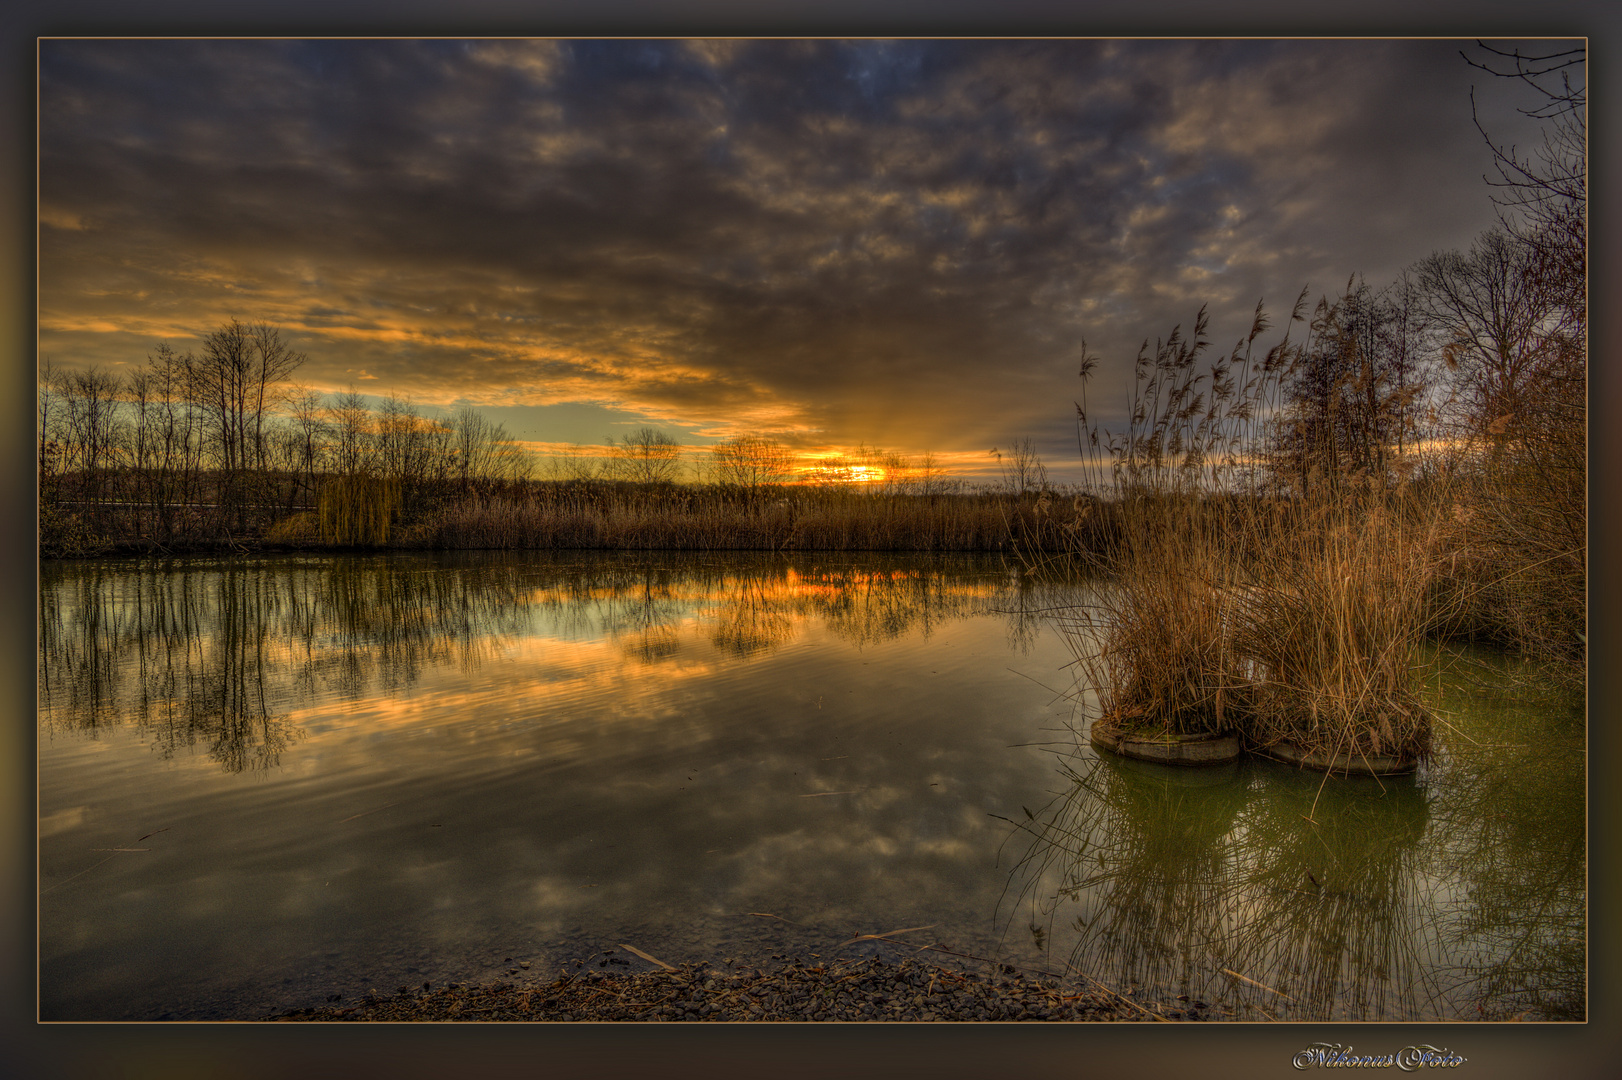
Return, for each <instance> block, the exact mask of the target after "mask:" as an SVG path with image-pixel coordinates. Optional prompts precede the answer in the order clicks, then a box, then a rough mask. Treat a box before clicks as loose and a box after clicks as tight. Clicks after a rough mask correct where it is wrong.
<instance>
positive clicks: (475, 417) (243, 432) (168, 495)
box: [36, 318, 533, 554]
mask: <svg viewBox="0 0 1622 1080" xmlns="http://www.w3.org/2000/svg"><path fill="white" fill-rule="evenodd" d="M305 359H306V358H305V356H304V354H303V353H301V352H298V351H297V350H295V349H293V348H292V347H291V346H290V345H289V344H288V343H287V342H286V341H285V339H284V338H283V337H282V334H281V331H280V329H279V328H277V327H275V326H273V325H271V324H269V323H265V322H251V323H243V322H241V321H239V320H237V319H235V318H233V319H231V320H229V321H228V322H226V323H224V324H223V325H221V326H220V327H218V328H217V329H215V330H214V331H212V332H210V333H209V334H207V335H206V336H204V338H203V339H202V342H201V345H200V347H199V348H198V349H196V350H188V351H186V352H177V351H176V350H175V349H174V348H172V347H171V346H170V345H169V344H167V343H159V344H158V345H157V346H156V348H155V349H154V350H153V351H152V352H151V353H150V354H148V356H147V357H146V359H145V362H144V363H142V364H141V365H139V366H137V367H135V368H134V369H133V370H131V371H130V372H128V373H127V374H124V375H119V374H115V373H113V372H109V371H107V370H105V369H101V368H90V369H88V370H79V371H63V370H59V369H56V368H55V367H54V366H53V365H52V364H51V362H50V361H49V360H46V361H45V363H44V364H43V365H42V367H41V371H40V378H39V383H38V393H37V410H38V411H37V417H36V432H37V440H38V469H39V497H40V539H41V547H42V550H43V551H46V552H47V553H54V554H74V553H79V552H82V551H84V550H86V549H91V550H93V549H95V548H98V547H106V546H108V545H109V543H110V542H111V538H115V537H116V538H120V539H122V538H126V537H130V536H131V535H134V536H138V537H139V538H140V540H141V541H142V542H144V543H146V544H149V545H152V546H156V547H159V548H165V547H185V546H190V545H194V544H198V543H208V542H213V541H226V542H231V541H236V542H242V541H245V540H248V539H251V538H254V537H257V536H258V535H259V534H261V533H262V532H263V531H264V530H265V528H267V527H268V526H269V525H270V524H271V523H273V522H274V521H276V520H279V519H281V518H285V517H287V516H288V515H291V514H293V513H295V512H298V511H301V510H309V509H313V508H314V507H315V506H316V505H317V503H318V501H319V499H320V496H321V491H322V488H323V485H325V484H328V483H329V482H330V481H331V480H332V479H333V478H335V477H343V478H365V479H378V480H386V481H389V482H391V483H393V484H395V485H397V486H398V487H399V488H400V489H401V490H402V492H403V493H404V495H405V497H407V498H409V499H411V500H413V501H415V502H424V501H426V502H434V501H437V500H442V499H444V498H447V497H453V496H454V495H456V494H463V495H467V494H477V493H486V492H489V491H491V490H496V489H499V488H501V487H502V486H503V485H510V484H513V483H516V482H519V481H522V480H523V479H525V478H526V477H527V476H528V475H529V474H530V472H531V471H532V469H533V463H532V462H531V461H530V459H529V457H528V455H527V454H525V453H524V452H523V451H522V449H521V448H520V447H519V446H518V444H517V443H516V442H514V440H513V439H512V438H511V437H510V436H509V435H508V434H507V432H506V431H505V429H504V428H503V427H502V426H501V425H500V424H495V423H492V422H490V421H489V420H488V419H486V418H485V417H484V416H483V414H481V413H479V412H478V411H477V410H475V409H473V408H471V407H465V408H462V409H460V410H458V411H457V412H456V413H454V414H453V415H452V416H450V417H448V418H439V417H428V416H424V415H423V414H422V413H421V412H420V411H419V410H418V409H417V408H416V407H415V406H414V405H412V404H411V403H410V402H408V401H405V400H402V399H400V398H398V397H393V396H390V397H388V398H385V399H384V400H383V401H382V403H381V404H380V405H379V406H377V407H376V408H373V407H371V406H369V405H368V403H367V401H366V399H365V398H364V397H362V396H361V395H360V394H359V393H357V392H355V391H354V390H350V391H348V392H345V393H342V394H338V395H336V396H335V397H333V398H332V399H331V401H330V402H325V401H324V400H323V397H322V395H320V394H318V393H317V392H315V391H314V390H312V389H309V388H307V387H302V386H298V385H296V384H294V383H292V382H291V377H292V375H293V374H294V373H295V372H296V371H297V370H298V368H299V367H300V366H301V365H302V364H303V363H304V362H305Z"/></svg>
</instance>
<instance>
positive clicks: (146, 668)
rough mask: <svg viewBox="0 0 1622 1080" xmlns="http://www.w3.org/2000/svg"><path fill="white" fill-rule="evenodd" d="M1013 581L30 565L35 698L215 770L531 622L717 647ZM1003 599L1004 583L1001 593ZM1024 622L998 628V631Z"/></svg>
mask: <svg viewBox="0 0 1622 1080" xmlns="http://www.w3.org/2000/svg"><path fill="white" fill-rule="evenodd" d="M1028 592H1029V588H1028V587H1022V586H1021V585H1020V584H1019V583H1018V581H1017V576H1016V575H1013V574H1011V573H1009V572H1008V571H1006V570H1005V569H1003V568H1001V567H1000V566H994V565H986V564H984V563H979V564H975V565H974V567H972V568H971V567H970V565H969V564H968V563H963V562H955V561H953V560H949V559H948V560H942V561H941V562H940V563H939V564H937V565H933V566H931V565H919V563H918V561H917V560H886V559H884V558H882V557H876V558H865V559H861V560H851V559H844V560H838V559H835V560H831V561H830V560H819V559H817V558H815V557H812V556H805V557H798V558H780V557H766V556H762V557H759V558H756V559H750V558H748V557H747V556H745V557H738V556H729V557H728V558H727V559H726V560H725V561H719V560H705V559H702V558H698V559H683V558H670V557H666V558H644V559H635V558H619V557H596V556H575V557H565V556H546V555H534V556H527V557H523V558H504V559H499V560H492V559H489V558H482V557H477V556H470V555H467V554H452V555H444V556H438V557H434V556H398V557H364V558H343V557H338V558H322V559H309V560H287V559H266V560H230V561H211V560H176V561H161V562H159V561H153V562H142V563H101V564H88V565H74V566H63V565H54V566H46V567H45V568H43V569H42V572H41V582H40V607H39V611H40V625H39V641H40V669H39V701H40V717H41V722H42V725H43V727H44V729H45V730H47V731H51V730H60V731H74V732H79V733H81V734H91V735H93V734H94V733H95V732H96V731H97V730H98V729H102V728H105V727H108V726H115V725H119V724H123V723H130V724H134V725H136V726H137V727H139V728H140V729H142V730H143V731H144V732H147V733H149V734H150V736H151V737H152V739H153V741H154V745H156V746H157V747H158V748H159V751H160V752H161V753H162V754H163V755H165V756H172V755H173V754H174V753H175V752H176V751H177V750H178V749H180V748H182V747H195V746H199V745H203V746H206V747H207V748H208V752H209V755H210V756H211V757H212V758H213V759H214V760H216V761H218V762H219V763H220V765H221V767H222V768H224V769H225V770H227V771H228V772H240V771H244V770H254V769H264V768H268V767H271V766H274V765H276V764H278V763H279V762H280V760H281V755H282V754H283V752H284V751H286V750H287V749H288V748H289V747H290V746H292V745H293V744H294V743H296V742H297V741H298V740H299V739H300V738H301V737H302V734H303V733H302V732H301V731H300V729H298V728H297V727H295V726H292V725H291V724H290V723H289V721H288V718H289V715H290V710H291V709H292V708H293V707H294V706H296V705H298V704H300V703H304V702H308V701H312V700H316V699H320V698H324V697H326V696H327V695H336V696H337V697H339V698H341V699H345V700H349V701H355V702H358V701H361V700H363V699H367V698H370V697H371V696H373V695H376V694H397V693H399V692H401V691H404V690H408V689H410V688H412V687H413V686H415V685H417V684H418V683H419V682H420V681H421V679H422V678H423V676H424V674H425V673H426V672H428V671H430V670H432V669H434V668H437V667H454V668H455V669H457V670H459V671H460V672H461V673H463V674H464V675H466V674H472V673H473V672H475V671H477V670H478V668H479V667H480V666H481V665H482V664H483V663H485V662H486V661H488V660H490V659H491V658H494V657H496V656H500V655H503V654H504V653H505V652H507V651H508V650H509V649H511V648H513V647H515V646H516V645H517V644H518V643H519V642H520V641H522V640H524V639H528V638H530V637H531V636H532V634H533V633H534V632H535V631H536V630H537V628H538V627H539V628H540V629H541V631H542V632H543V633H544V635H546V636H550V637H553V638H555V639H557V640H560V641H591V640H597V639H605V640H607V641H609V642H612V643H613V644H614V645H615V646H616V647H617V648H618V649H619V652H620V655H621V656H622V658H623V659H625V660H627V661H630V662H633V663H636V664H639V665H659V664H667V663H670V662H673V661H676V660H678V659H680V658H681V657H682V656H683V650H684V648H688V647H690V646H691V645H692V644H693V642H695V641H698V640H705V641H707V642H708V643H709V645H710V646H712V647H713V648H714V649H715V650H717V651H718V652H720V653H722V654H723V655H725V656H727V657H730V658H732V659H749V658H752V657H758V656H761V655H764V654H767V653H770V652H772V651H774V650H777V649H780V648H781V647H782V646H784V645H785V644H787V643H789V642H791V641H792V640H794V638H795V637H796V635H797V634H799V633H801V632H802V631H803V628H804V626H805V625H807V623H808V622H809V623H813V624H818V625H821V626H823V627H825V628H826V629H827V630H828V631H830V632H831V633H833V634H834V635H835V636H836V637H838V638H840V639H842V640H845V641H848V642H851V643H852V644H855V645H858V646H861V645H866V644H874V643H878V642H883V641H890V640H894V639H897V638H899V637H902V636H904V635H909V634H920V635H922V636H923V637H924V638H926V639H927V637H928V636H929V635H930V634H931V633H932V632H933V631H934V630H935V629H937V628H938V627H939V626H941V625H943V624H945V623H947V622H951V621H953V620H959V619H964V618H969V617H972V616H977V615H985V614H988V613H992V612H1008V613H1009V614H1008V616H1007V617H1008V618H1009V620H1010V626H1011V627H1013V626H1019V627H1025V626H1026V625H1027V624H1028V623H1029V622H1030V621H1031V616H1030V614H1029V612H1028V611H1025V612H1022V611H1020V610H1019V606H1018V603H1017V601H1018V599H1019V597H1021V596H1022V595H1024V594H1026V593H1028ZM1011 598H1012V600H1013V601H1014V602H1011ZM1026 632H1027V631H1026V630H1024V629H1021V630H1019V631H1017V632H1016V631H1015V630H1011V631H1010V635H1011V638H1012V637H1016V636H1019V635H1020V634H1024V633H1026Z"/></svg>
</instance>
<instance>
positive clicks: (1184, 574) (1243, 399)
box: [1061, 302, 1454, 761]
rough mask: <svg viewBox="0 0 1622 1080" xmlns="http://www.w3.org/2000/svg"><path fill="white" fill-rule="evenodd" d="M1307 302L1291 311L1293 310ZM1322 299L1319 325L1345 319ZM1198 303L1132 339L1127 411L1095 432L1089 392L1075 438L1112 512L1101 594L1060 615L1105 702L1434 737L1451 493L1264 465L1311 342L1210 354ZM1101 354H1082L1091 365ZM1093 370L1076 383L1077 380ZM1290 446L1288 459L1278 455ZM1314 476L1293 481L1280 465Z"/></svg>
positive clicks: (1162, 717) (1321, 728) (1321, 737)
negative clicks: (1164, 331) (1186, 322)
mask: <svg viewBox="0 0 1622 1080" xmlns="http://www.w3.org/2000/svg"><path fill="white" fill-rule="evenodd" d="M1301 309H1302V305H1301V303H1299V302H1298V304H1297V307H1296V314H1295V315H1294V316H1293V319H1295V320H1299V319H1300V312H1301ZM1334 319H1335V311H1334V309H1333V308H1332V307H1327V308H1326V307H1325V306H1322V305H1321V306H1320V309H1319V314H1318V317H1317V318H1316V319H1315V321H1314V330H1315V332H1318V331H1323V332H1328V331H1329V330H1333V329H1334V328H1335V323H1334ZM1204 326H1205V319H1204V313H1203V312H1202V313H1201V317H1200V319H1199V320H1198V321H1197V323H1196V326H1195V333H1194V335H1193V336H1192V337H1190V338H1188V339H1184V338H1182V337H1181V335H1180V334H1179V333H1178V332H1175V331H1174V332H1173V334H1172V336H1171V338H1170V339H1168V340H1167V341H1164V342H1162V343H1160V344H1159V346H1157V348H1156V350H1155V351H1154V353H1152V354H1151V353H1149V351H1148V349H1147V348H1145V350H1144V352H1143V353H1142V354H1140V356H1139V359H1138V366H1137V371H1136V382H1135V386H1134V393H1133V397H1132V400H1131V403H1130V404H1131V411H1130V413H1129V416H1130V419H1129V427H1128V430H1127V431H1126V432H1125V433H1123V434H1117V435H1106V437H1105V438H1104V439H1103V440H1102V441H1101V440H1100V434H1099V429H1098V427H1097V425H1096V424H1095V425H1093V426H1091V427H1089V426H1088V421H1087V417H1086V409H1085V405H1081V406H1078V410H1079V415H1080V418H1081V435H1082V446H1083V448H1084V450H1085V449H1086V448H1088V447H1089V446H1090V447H1092V448H1093V449H1094V450H1095V451H1097V452H1096V453H1095V455H1094V457H1093V461H1094V463H1095V466H1094V467H1095V469H1097V470H1098V472H1099V479H1100V480H1102V479H1103V474H1104V472H1105V470H1106V469H1107V471H1108V480H1107V484H1100V487H1107V489H1109V490H1112V491H1113V493H1114V503H1115V505H1116V506H1117V507H1118V513H1119V515H1120V518H1121V526H1120V534H1119V539H1118V541H1117V542H1115V543H1112V544H1108V545H1105V546H1104V547H1103V548H1102V549H1101V550H1100V551H1099V552H1098V554H1097V555H1096V556H1095V557H1094V562H1095V564H1096V566H1097V568H1098V569H1100V570H1102V571H1104V572H1105V574H1107V576H1108V580H1109V585H1108V586H1107V587H1106V588H1104V589H1101V590H1100V591H1099V593H1098V599H1097V600H1096V602H1095V603H1094V605H1093V606H1092V607H1089V608H1084V609H1078V610H1077V611H1075V612H1072V613H1071V614H1070V615H1069V617H1068V618H1066V619H1062V620H1061V629H1063V630H1065V631H1066V632H1067V636H1068V637H1069V640H1070V642H1071V647H1072V650H1073V651H1074V652H1075V654H1076V656H1077V659H1078V661H1079V662H1080V665H1081V670H1082V673H1083V676H1084V678H1085V679H1086V681H1087V683H1088V684H1090V687H1089V688H1090V689H1092V690H1093V691H1094V692H1095V693H1096V695H1097V699H1098V705H1099V712H1100V717H1099V718H1100V720H1101V721H1103V722H1105V723H1108V724H1112V725H1115V726H1118V727H1120V728H1122V729H1124V730H1127V731H1130V732H1133V733H1138V734H1164V735H1165V736H1168V737H1170V736H1177V735H1198V734H1203V733H1208V732H1217V731H1224V730H1236V731H1238V732H1239V733H1240V734H1241V735H1243V736H1244V737H1245V738H1246V740H1247V742H1248V743H1249V744H1250V745H1252V746H1257V747H1267V746H1271V745H1276V744H1278V743H1279V742H1281V741H1284V740H1288V741H1290V742H1291V743H1294V744H1295V745H1296V747H1297V748H1298V749H1300V750H1302V751H1305V752H1308V753H1312V752H1320V753H1325V754H1327V755H1329V756H1330V757H1333V755H1334V754H1336V753H1343V754H1344V753H1349V754H1362V755H1365V756H1366V755H1370V754H1379V755H1389V756H1394V757H1397V758H1399V759H1402V760H1407V761H1411V760H1414V759H1417V758H1420V757H1423V756H1424V755H1425V754H1426V753H1428V750H1429V745H1430V728H1431V722H1432V718H1431V716H1430V714H1429V713H1428V712H1427V711H1426V709H1425V707H1424V706H1423V704H1422V703H1421V701H1420V698H1419V690H1420V687H1421V686H1422V685H1423V683H1422V677H1421V671H1420V666H1419V656H1420V647H1421V645H1422V644H1423V643H1424V641H1425V639H1426V637H1427V636H1428V634H1429V632H1430V631H1431V629H1432V627H1433V625H1434V619H1435V613H1434V611H1433V609H1432V608H1431V607H1430V606H1429V602H1430V600H1431V599H1432V597H1433V588H1432V583H1433V582H1434V581H1435V580H1436V577H1437V572H1438V570H1439V568H1440V566H1441V564H1442V562H1443V554H1444V552H1445V551H1446V550H1447V549H1448V546H1449V545H1450V544H1451V543H1452V542H1453V540H1454V530H1451V529H1450V528H1449V527H1448V516H1447V514H1446V513H1445V512H1443V510H1442V509H1441V508H1442V507H1443V506H1444V505H1445V499H1442V498H1439V497H1438V495H1437V492H1436V491H1433V490H1428V489H1427V490H1426V491H1424V492H1423V493H1422V492H1421V490H1420V489H1419V488H1418V487H1416V486H1415V485H1413V484H1411V483H1410V482H1409V481H1408V479H1407V475H1408V471H1407V470H1404V469H1391V470H1386V471H1384V472H1381V473H1379V474H1378V475H1376V474H1375V473H1374V472H1373V471H1371V470H1367V469H1364V470H1363V471H1362V472H1360V473H1353V472H1347V471H1345V470H1336V469H1334V468H1325V467H1323V463H1321V462H1317V461H1314V460H1311V459H1306V460H1302V459H1297V460H1294V461H1284V462H1282V463H1279V464H1275V465H1273V466H1272V467H1269V453H1270V450H1271V448H1272V447H1276V446H1278V445H1280V440H1279V439H1278V430H1279V428H1278V425H1279V422H1280V420H1281V418H1284V417H1286V416H1288V413H1287V411H1286V410H1284V409H1282V408H1281V405H1282V404H1283V403H1284V402H1285V400H1286V397H1287V395H1285V394H1284V393H1283V389H1284V387H1286V386H1287V385H1288V384H1289V381H1290V380H1291V379H1292V378H1293V377H1294V375H1295V373H1296V371H1298V370H1299V367H1300V365H1302V364H1304V363H1307V362H1308V360H1309V359H1310V358H1311V357H1312V356H1313V355H1314V353H1313V350H1314V349H1315V348H1317V347H1318V346H1317V345H1316V344H1315V341H1314V340H1309V341H1308V342H1307V343H1306V344H1305V345H1303V346H1293V345H1291V344H1290V342H1289V338H1288V336H1287V335H1286V337H1285V338H1284V340H1283V341H1281V342H1279V343H1278V344H1277V345H1275V346H1273V347H1272V348H1271V349H1269V350H1268V351H1267V353H1266V355H1265V356H1264V357H1261V358H1258V359H1256V361H1255V362H1253V360H1252V356H1251V351H1250V349H1251V345H1252V343H1253V342H1254V341H1255V340H1256V338H1257V337H1258V336H1259V335H1260V334H1261V333H1262V332H1263V331H1264V330H1265V328H1266V326H1267V320H1266V318H1265V316H1263V315H1262V313H1261V310H1260V309H1259V308H1258V311H1257V316H1256V319H1255V322H1254V323H1253V326H1252V329H1251V333H1250V336H1249V337H1248V338H1247V339H1246V340H1244V341H1242V342H1241V343H1240V345H1239V346H1238V347H1237V348H1236V349H1235V350H1234V351H1233V352H1232V353H1231V354H1230V355H1229V356H1227V357H1223V358H1219V359H1218V360H1216V361H1215V362H1214V363H1212V364H1210V366H1209V368H1202V367H1201V366H1199V365H1198V364H1197V359H1198V357H1199V356H1200V354H1201V352H1202V351H1203V350H1204V348H1205V344H1206V343H1205V338H1204V333H1203V331H1204ZM1092 363H1093V362H1092V361H1091V360H1088V361H1085V362H1084V366H1083V369H1082V375H1083V377H1084V379H1085V378H1086V377H1087V376H1088V374H1089V373H1090V371H1091V366H1092ZM1084 385H1085V384H1084ZM1280 466H1282V467H1280ZM1281 474H1282V475H1285V476H1290V477H1293V476H1306V475H1310V476H1311V477H1312V483H1311V485H1310V486H1306V485H1302V486H1300V487H1298V488H1296V489H1295V490H1291V488H1290V486H1289V485H1288V484H1281V483H1280V482H1279V477H1280V475H1281Z"/></svg>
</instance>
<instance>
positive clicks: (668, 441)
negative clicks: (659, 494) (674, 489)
mask: <svg viewBox="0 0 1622 1080" xmlns="http://www.w3.org/2000/svg"><path fill="white" fill-rule="evenodd" d="M608 445H609V447H610V450H611V452H612V453H613V455H614V459H613V460H614V471H615V473H616V474H617V475H619V476H620V477H622V478H624V479H626V480H630V481H632V482H634V483H638V484H668V483H670V482H672V481H674V480H675V479H676V477H677V476H678V475H679V473H680V470H681V444H680V443H678V442H676V440H675V439H672V438H671V437H670V436H669V435H666V434H665V433H664V432H662V431H660V430H659V429H657V428H651V427H642V428H637V429H636V430H635V431H633V432H631V433H630V434H628V435H626V436H624V437H623V438H621V439H620V440H619V441H618V442H616V441H615V440H614V439H613V438H610V439H609V440H608Z"/></svg>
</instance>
